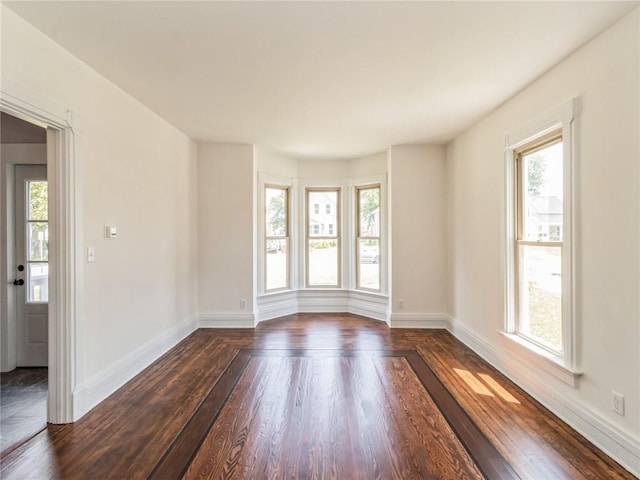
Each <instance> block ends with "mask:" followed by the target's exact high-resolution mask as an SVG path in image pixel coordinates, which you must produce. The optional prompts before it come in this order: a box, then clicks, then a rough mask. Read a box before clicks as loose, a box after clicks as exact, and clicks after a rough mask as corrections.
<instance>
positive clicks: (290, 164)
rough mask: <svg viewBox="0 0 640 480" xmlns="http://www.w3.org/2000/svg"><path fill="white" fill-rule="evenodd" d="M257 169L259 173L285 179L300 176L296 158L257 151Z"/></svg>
mask: <svg viewBox="0 0 640 480" xmlns="http://www.w3.org/2000/svg"><path fill="white" fill-rule="evenodd" d="M255 156H256V168H257V169H258V171H259V172H261V173H263V174H266V175H269V176H278V177H285V178H296V177H297V176H298V161H297V160H296V159H295V158H291V157H287V156H286V155H280V154H278V153H273V152H268V151H265V150H260V149H256V151H255Z"/></svg>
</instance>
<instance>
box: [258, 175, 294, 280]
mask: <svg viewBox="0 0 640 480" xmlns="http://www.w3.org/2000/svg"><path fill="white" fill-rule="evenodd" d="M264 205H265V217H264V218H265V250H266V251H265V291H267V292H268V291H274V290H282V289H286V288H289V250H290V248H289V190H288V189H287V188H286V187H278V186H270V185H268V186H265V204H264Z"/></svg>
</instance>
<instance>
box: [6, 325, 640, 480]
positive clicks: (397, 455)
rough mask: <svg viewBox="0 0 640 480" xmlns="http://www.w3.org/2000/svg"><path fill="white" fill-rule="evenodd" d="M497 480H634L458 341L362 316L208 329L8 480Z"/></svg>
mask: <svg viewBox="0 0 640 480" xmlns="http://www.w3.org/2000/svg"><path fill="white" fill-rule="evenodd" d="M416 352H417V353H416ZM438 385H439V387H438ZM456 408H457V409H458V410H456ZM492 468H493V469H492ZM483 475H484V476H485V477H487V478H510V477H511V478H513V477H514V476H516V475H517V476H519V477H521V478H528V479H534V480H540V479H556V478H557V479H564V478H571V479H581V478H589V479H632V478H634V477H633V476H632V475H631V474H629V473H628V472H626V471H625V470H624V469H622V468H621V467H620V466H618V465H617V464H616V463H615V462H614V461H612V460H611V459H610V458H609V457H607V456H606V455H604V454H603V453H602V452H600V451H599V450H597V449H596V448H595V447H594V446H593V445H591V444H590V443H589V442H587V441H586V440H585V439H584V438H583V437H581V436H580V435H579V434H577V433H576V432H574V431H573V430H571V429H570V428H569V427H568V426H566V425H565V424H564V423H562V422H561V421H560V420H559V419H557V418H556V417H554V416H553V415H552V414H551V413H550V412H548V411H547V410H546V409H544V408H543V407H542V406H540V405H539V404H538V403H537V402H535V401H534V400H533V399H531V397H529V396H528V395H527V394H525V393H524V392H523V391H522V390H520V389H519V388H517V387H516V386H514V385H513V384H512V383H511V382H509V381H508V380H507V379H505V378H504V377H503V376H502V375H501V374H500V373H499V372H497V371H496V370H494V369H493V368H491V367H490V366H489V365H487V364H486V363H485V362H484V361H482V359H480V358H479V357H478V356H477V355H475V354H474V353H473V352H471V351H470V350H469V349H467V348H466V347H465V346H464V345H462V344H461V343H460V342H458V341H457V340H456V339H455V338H453V337H452V336H451V335H450V334H449V333H448V332H445V331H433V330H404V329H403V330H390V329H388V328H387V327H386V325H385V324H383V323H380V322H375V321H372V320H368V319H364V318H362V317H357V316H354V315H347V314H299V315H292V316H290V317H286V318H283V319H280V320H274V321H270V322H265V323H263V324H261V325H259V326H258V327H257V328H256V329H255V330H244V329H237V330H233V329H221V330H198V331H197V332H195V333H194V334H192V335H191V336H189V337H188V338H187V339H186V340H185V341H183V342H181V343H180V344H179V345H178V346H176V347H175V348H174V349H172V350H171V351H170V352H169V353H167V354H166V355H164V356H163V357H162V358H160V359H159V360H158V361H156V362H155V363H154V364H153V365H151V366H150V367H149V368H148V369H146V370H145V371H144V372H142V373H141V374H140V375H138V376H137V377H135V378H134V379H133V380H132V381H131V382H129V383H128V384H127V385H125V386H124V387H123V388H121V389H120V390H118V391H117V392H116V393H115V394H114V395H112V396H111V397H109V398H108V399H107V400H105V401H104V402H103V403H101V404H100V405H99V406H97V407H96V408H95V409H94V410H92V411H91V412H90V413H89V414H87V415H86V416H85V417H84V418H82V419H81V420H80V421H78V422H76V423H75V424H73V425H62V426H55V425H49V426H48V428H47V429H46V430H45V431H43V432H41V433H40V434H38V435H36V436H35V437H33V438H32V439H31V440H29V441H28V442H27V443H25V444H23V445H21V446H19V447H18V448H16V449H15V450H13V451H11V452H10V453H9V454H7V455H4V456H3V457H2V459H1V466H0V478H3V479H40V478H43V479H44V478H65V479H97V478H113V479H129V478H131V479H146V478H163V479H172V478H180V477H181V476H182V477H184V478H251V479H255V478H450V479H458V478H482V476H483Z"/></svg>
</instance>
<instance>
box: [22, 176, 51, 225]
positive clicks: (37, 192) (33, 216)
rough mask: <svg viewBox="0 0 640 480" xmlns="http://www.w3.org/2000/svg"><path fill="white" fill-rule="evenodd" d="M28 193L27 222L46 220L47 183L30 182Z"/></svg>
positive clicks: (47, 215) (47, 216)
mask: <svg viewBox="0 0 640 480" xmlns="http://www.w3.org/2000/svg"><path fill="white" fill-rule="evenodd" d="M27 190H28V192H29V220H48V218H49V214H48V203H47V198H48V197H47V182H46V181H40V182H35V181H30V182H28V186H27Z"/></svg>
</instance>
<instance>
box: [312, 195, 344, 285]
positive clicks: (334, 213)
mask: <svg viewBox="0 0 640 480" xmlns="http://www.w3.org/2000/svg"><path fill="white" fill-rule="evenodd" d="M306 204H307V215H306V220H307V225H306V229H305V230H306V272H307V279H306V280H307V281H306V284H307V287H336V288H338V287H340V261H341V255H340V217H339V212H340V190H339V189H337V188H307V189H306ZM320 204H325V209H324V210H321V209H320V208H318V206H319V205H320Z"/></svg>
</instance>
